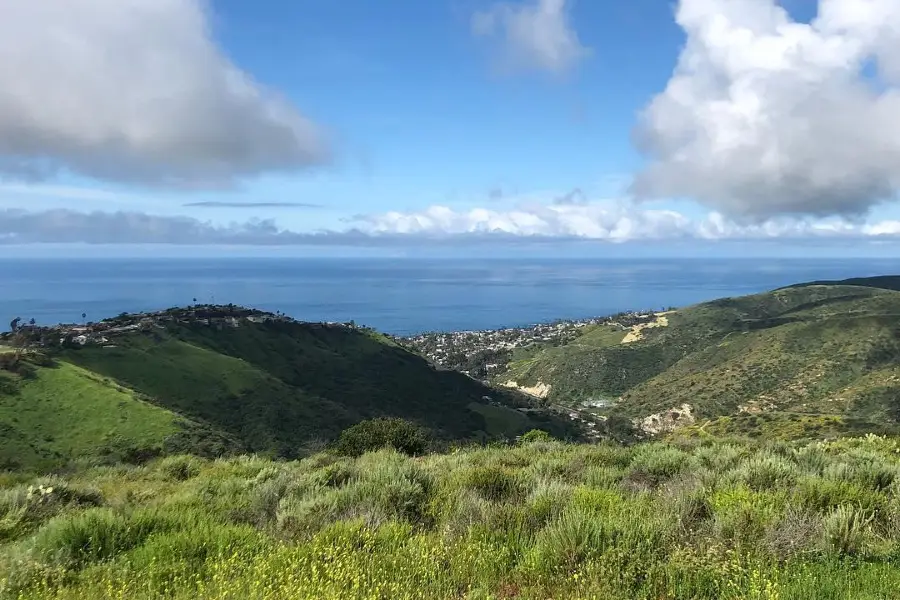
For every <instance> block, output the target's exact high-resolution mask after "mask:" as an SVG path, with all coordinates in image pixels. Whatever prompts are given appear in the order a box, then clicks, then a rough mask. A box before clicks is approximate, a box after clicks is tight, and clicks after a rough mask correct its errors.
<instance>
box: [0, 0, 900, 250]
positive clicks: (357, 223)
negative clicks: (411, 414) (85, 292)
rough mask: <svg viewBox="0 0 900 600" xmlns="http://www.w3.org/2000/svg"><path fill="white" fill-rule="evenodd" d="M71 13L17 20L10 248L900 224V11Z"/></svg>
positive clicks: (766, 232) (800, 231)
mask: <svg viewBox="0 0 900 600" xmlns="http://www.w3.org/2000/svg"><path fill="white" fill-rule="evenodd" d="M67 4H68V6H66V7H62V8H61V5H60V3H58V2H56V1H55V0H34V2H33V3H28V6H10V7H7V8H4V9H2V10H5V11H7V12H8V13H9V14H7V15H6V18H4V19H0V40H4V39H5V40H6V41H5V42H4V41H0V57H2V58H0V77H4V78H6V79H5V81H14V82H16V83H15V84H14V85H12V86H4V89H3V90H2V91H0V138H4V139H5V140H6V141H5V142H4V143H0V241H6V242H7V243H10V244H17V245H22V244H29V243H32V242H40V243H45V244H46V243H85V242H86V243H116V244H127V243H130V242H141V243H149V244H151V245H152V244H154V243H167V244H183V243H189V244H190V243H197V244H200V245H213V246H214V245H223V244H240V245H253V246H263V247H267V248H271V247H272V246H275V245H287V246H291V247H300V246H323V245H325V246H329V247H332V246H336V245H341V244H342V240H343V245H346V246H352V247H360V246H362V247H365V246H379V247H384V246H385V245H404V244H407V245H409V244H411V245H417V246H428V245H429V244H432V243H438V244H439V245H441V247H446V246H447V245H448V244H450V245H452V243H453V242H454V240H457V241H458V243H459V244H465V243H471V242H472V239H473V236H475V237H476V238H477V239H478V241H479V243H487V244H490V243H491V240H492V239H496V240H497V243H498V244H507V243H508V242H509V240H508V239H507V238H510V237H512V238H515V241H516V244H519V243H520V238H521V239H524V240H528V239H532V238H539V239H540V240H541V241H542V242H543V241H546V239H551V240H556V241H558V242H559V243H560V244H563V245H565V244H566V242H567V240H580V241H582V242H584V241H585V240H587V241H595V242H597V243H602V244H608V243H609V242H621V243H626V244H631V245H632V246H634V245H636V244H641V243H644V242H646V243H648V244H650V242H652V244H650V245H651V246H652V247H653V248H659V247H662V248H665V244H666V242H667V240H668V241H670V242H671V243H672V244H673V247H674V245H676V242H677V244H679V245H683V244H684V243H686V242H687V243H690V242H691V240H702V241H704V244H705V243H707V242H708V241H710V240H719V239H726V240H734V239H738V240H749V242H748V243H749V246H748V244H747V243H742V244H740V245H739V247H741V248H743V249H742V250H740V251H739V252H740V253H743V252H746V251H747V250H746V248H748V247H749V248H751V249H752V248H753V247H754V244H759V245H761V244H769V245H771V244H772V243H773V240H774V241H775V242H777V243H779V244H782V245H785V246H790V247H793V248H795V250H796V251H797V252H800V253H803V252H807V251H808V252H810V253H811V254H817V253H820V252H821V251H822V248H823V247H824V248H832V249H833V250H834V252H835V253H837V254H840V253H842V252H843V250H841V249H842V248H847V247H848V245H849V246H854V245H855V246H856V247H859V246H860V245H861V244H862V245H866V244H869V243H870V242H872V241H873V240H876V239H877V240H879V241H882V242H883V241H885V240H887V241H891V242H892V241H893V239H894V237H895V236H897V235H898V234H900V210H898V209H897V205H896V202H895V200H894V197H895V192H896V184H897V180H896V177H897V175H896V173H900V141H898V136H896V135H894V134H895V133H900V131H898V127H900V126H898V125H897V124H895V123H894V122H893V121H896V119H892V118H889V117H890V115H893V114H896V112H895V111H894V109H895V108H900V101H898V100H897V99H896V98H893V97H892V94H891V92H893V91H894V90H895V87H894V86H895V84H897V83H898V81H900V78H898V75H900V64H898V61H897V60H896V59H895V58H893V57H894V56H896V55H897V53H898V51H900V7H898V6H897V4H898V3H896V2H894V1H892V0H873V1H872V2H869V3H868V4H867V5H866V6H865V7H863V5H862V3H860V2H855V1H854V0H830V2H829V4H830V6H826V5H825V1H824V0H823V5H822V7H821V9H820V7H819V4H818V3H817V2H816V0H790V2H782V3H776V2H775V1H774V0H681V1H680V2H673V3H668V2H662V1H659V0H634V1H632V2H605V1H599V0H598V1H591V2H588V1H586V0H580V1H572V0H569V1H568V2H566V1H564V0H513V1H510V2H491V1H486V0H430V1H428V2H423V1H421V0H385V1H384V2H377V3H376V2H371V1H369V0H345V1H344V2H340V3H334V2H325V1H323V0H311V1H308V2H289V1H287V0H269V1H266V2H245V1H243V0H212V1H211V2H208V3H202V2H200V1H199V0H163V1H161V2H157V3H153V2H150V0H121V1H114V0H72V1H71V2H70V3H67ZM48 25H54V26H55V28H54V27H49V26H48ZM48 31H56V32H64V33H65V34H67V37H64V36H62V35H57V36H55V37H54V36H53V35H52V34H51V33H47V32H48ZM73 40H74V42H73ZM76 42H77V43H76ZM4 44H6V46H5V45H4ZM27 44H33V46H28V45H27ZM23 45H24V50H22V48H23ZM29 48H31V49H32V50H33V52H31V53H29V52H28V49H29ZM17 49H18V50H19V51H18V52H16V51H14V50H17ZM117 57H121V59H119V58H117ZM873 65H874V67H873ZM71 73H84V74H86V75H85V76H84V77H83V78H73V77H72V76H71V75H70V74H71ZM810 82H812V83H810ZM835 114H840V115H841V117H840V118H835V116H834V115H835ZM23 123H25V125H23ZM348 232H350V234H348ZM342 236H343V237H342ZM810 238H815V239H817V240H825V241H824V242H822V243H819V242H817V243H816V244H814V245H810V244H808V243H807V242H808V240H809V239H810ZM372 240H374V241H372ZM369 241H371V243H369ZM698 244H699V242H698ZM823 244H824V246H823ZM713 246H715V245H713ZM889 246H891V247H893V245H892V244H889ZM697 247H700V245H698V246H697ZM704 247H705V246H704ZM734 247H738V246H735V245H733V244H732V245H728V244H725V245H722V246H721V247H720V248H721V250H722V252H726V253H727V252H735V251H734V250H729V248H734ZM758 247H760V248H761V246H758ZM810 247H812V248H817V249H816V250H804V249H807V248H810ZM882 247H884V246H883V245H881V246H872V248H882ZM761 251H762V250H761ZM617 252H619V250H617ZM635 252H636V253H640V251H635ZM872 252H874V253H876V254H877V253H878V252H880V250H873V251H872Z"/></svg>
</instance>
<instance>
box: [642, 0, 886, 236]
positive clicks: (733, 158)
mask: <svg viewBox="0 0 900 600" xmlns="http://www.w3.org/2000/svg"><path fill="white" fill-rule="evenodd" d="M676 18H677V21H678V23H679V25H681V27H682V28H683V29H684V30H685V32H686V33H687V43H686V45H685V47H684V50H683V51H682V53H681V56H680V58H679V61H678V66H677V68H676V70H675V73H674V74H673V76H672V78H671V79H670V81H669V82H668V85H667V87H666V89H665V91H664V92H662V93H661V94H659V95H658V96H656V97H655V98H654V99H653V101H652V102H651V103H650V104H649V106H648V107H647V108H646V110H645V111H644V113H643V114H642V116H641V119H640V122H639V125H638V127H637V130H636V139H637V142H638V145H639V147H640V148H641V149H642V150H644V151H645V153H646V154H647V155H648V156H649V157H650V159H651V163H650V165H649V166H648V167H647V169H646V170H645V171H643V172H642V173H640V174H639V175H638V177H637V178H636V180H635V182H634V186H633V191H634V192H635V194H636V195H637V196H638V197H639V198H647V197H650V198H653V197H690V198H694V199H696V200H698V201H700V202H702V203H703V204H705V205H707V206H709V207H711V208H713V209H715V210H718V211H721V212H723V213H726V214H729V215H732V216H734V217H740V218H749V219H755V220H757V221H759V220H765V219H767V218H768V217H770V216H773V215H779V214H798V215H799V214H807V215H817V216H826V215H861V214H864V213H865V212H866V211H867V210H868V209H869V208H871V207H872V206H873V205H875V204H877V203H879V202H881V201H883V200H886V199H889V198H892V197H893V196H894V194H895V192H896V191H897V188H898V185H900V119H898V118H897V115H900V2H898V1H897V0H820V2H819V14H818V16H817V18H816V19H814V20H813V21H812V22H811V23H809V24H805V23H798V22H794V21H792V20H791V18H790V16H789V15H788V13H787V12H786V11H785V10H784V9H783V8H781V7H779V6H778V5H777V4H776V2H775V0H681V1H680V2H679V5H678V10H677V15H676ZM873 65H874V66H875V67H876V68H877V76H875V77H872V76H871V74H870V73H869V70H870V68H871V67H872V66H873Z"/></svg>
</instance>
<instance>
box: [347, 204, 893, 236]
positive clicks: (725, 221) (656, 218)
mask: <svg viewBox="0 0 900 600" xmlns="http://www.w3.org/2000/svg"><path fill="white" fill-rule="evenodd" d="M354 221H355V222H356V223H358V224H359V226H360V227H359V228H360V230H361V231H362V232H364V233H367V234H369V235H373V236H382V235H386V236H393V235H400V236H409V237H425V238H447V237H466V236H473V235H477V236H485V237H491V236H496V237H502V238H508V237H521V238H533V239H536V238H548V239H584V240H600V241H609V242H628V241H639V240H674V239H699V240H732V239H744V240H767V239H801V238H855V237H858V238H868V237H878V236H896V235H900V221H881V222H875V223H865V222H859V221H854V220H848V219H844V218H840V217H825V218H822V217H773V218H769V219H766V220H762V221H757V222H750V223H748V222H738V221H735V220H732V219H730V218H728V217H726V216H725V215H723V214H722V213H719V212H711V213H709V214H707V215H704V216H701V217H697V218H691V217H688V216H686V215H684V214H682V213H679V212H677V211H674V210H660V209H647V208H639V207H635V206H632V205H629V204H627V203H621V202H582V203H578V204H572V203H562V204H560V203H554V204H552V205H536V204H531V205H528V206H525V205H522V206H519V207H517V208H512V209H510V210H493V209H488V208H471V209H463V210H454V209H452V208H449V207H446V206H432V207H429V208H427V209H425V210H422V211H411V212H397V211H392V212H387V213H382V214H374V215H363V216H359V217H356V219H355V220H354Z"/></svg>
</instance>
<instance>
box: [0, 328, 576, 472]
mask: <svg viewBox="0 0 900 600" xmlns="http://www.w3.org/2000/svg"><path fill="white" fill-rule="evenodd" d="M47 352H48V353H49V358H47V357H44V355H42V354H33V353H27V354H25V355H24V357H23V358H22V359H21V361H20V364H19V370H20V371H22V372H16V370H17V369H15V368H7V369H0V430H2V432H3V436H2V438H0V439H2V441H0V467H2V466H3V465H7V466H11V467H20V468H46V467H48V466H52V465H59V464H63V463H65V462H67V461H69V460H71V459H73V458H76V457H79V456H85V455H95V456H96V455H104V454H105V455H110V456H115V457H118V458H122V457H127V455H129V454H130V455H131V456H132V458H141V457H142V456H147V455H152V454H153V453H156V452H171V451H177V450H190V451H192V452H198V453H201V454H218V453H221V452H227V451H248V452H258V453H264V454H269V455H273V456H281V457H295V456H298V455H301V454H304V453H306V452H308V450H307V449H308V448H309V447H311V446H316V445H321V444H322V443H325V442H328V441H330V440H332V439H334V438H335V437H336V436H337V435H338V434H339V433H340V432H341V431H342V430H343V429H345V428H346V427H348V426H350V425H352V424H354V423H357V422H359V421H361V420H364V419H367V418H372V417H377V416H399V417H403V418H407V419H410V420H413V421H416V422H417V423H419V424H421V425H423V426H425V427H427V428H428V429H429V430H431V432H432V435H433V436H434V437H435V438H437V439H438V440H469V439H488V438H494V437H512V436H515V435H518V434H520V433H522V432H524V431H527V430H528V429H531V428H534V427H543V428H545V429H548V430H550V431H553V432H554V433H556V434H559V435H563V436H564V435H566V432H567V431H568V430H569V429H568V428H567V426H566V425H565V424H563V423H562V421H560V420H558V419H557V418H555V417H553V416H541V415H536V414H533V413H530V414H529V415H527V416H526V415H525V414H523V413H521V412H519V411H517V410H515V409H514V407H515V406H518V405H522V406H525V405H527V404H528V403H529V401H528V399H527V398H525V397H524V396H521V395H519V394H516V393H513V392H511V391H508V390H505V391H504V390H500V391H498V390H494V389H491V388H489V387H487V386H485V385H484V384H482V383H479V382H477V381H475V380H473V379H471V378H469V377H466V376H464V375H462V374H460V373H456V372H452V371H442V370H436V369H435V368H433V367H432V366H431V365H430V364H428V363H427V362H426V361H425V360H424V359H423V358H421V357H419V356H418V355H415V354H413V353H410V352H409V351H407V350H404V349H403V348H401V347H399V346H397V345H396V344H394V343H393V342H391V341H390V340H388V339H387V338H385V337H383V336H380V335H378V334H375V333H372V332H369V331H364V330H358V329H355V328H349V327H343V326H325V325H318V324H306V323H298V322H292V321H286V320H285V321H278V322H261V323H254V322H250V321H247V320H245V321H243V322H242V323H241V324H240V326H237V327H214V326H210V325H209V324H207V323H205V322H204V321H202V320H200V319H197V320H193V321H187V322H184V323H171V322H170V323H167V324H166V325H165V326H153V327H149V328H144V329H143V330H137V331H128V332H127V333H122V334H120V335H116V336H115V337H114V338H113V339H111V340H110V341H109V343H102V344H101V343H91V344H87V345H84V346H83V347H80V346H78V345H77V344H69V347H67V348H64V349H56V350H52V351H47ZM5 355H6V359H5V362H10V360H11V358H12V355H11V354H10V353H9V352H7V353H6V354H5ZM37 357H43V358H41V360H37ZM23 369H24V370H23ZM485 397H490V398H491V403H489V402H488V401H486V400H485Z"/></svg>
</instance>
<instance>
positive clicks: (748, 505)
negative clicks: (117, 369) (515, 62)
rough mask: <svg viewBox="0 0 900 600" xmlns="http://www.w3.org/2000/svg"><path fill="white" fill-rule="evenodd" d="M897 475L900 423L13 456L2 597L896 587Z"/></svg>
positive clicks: (815, 591) (497, 594)
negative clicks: (439, 447) (430, 444)
mask: <svg viewBox="0 0 900 600" xmlns="http://www.w3.org/2000/svg"><path fill="white" fill-rule="evenodd" d="M375 433H376V434H377V435H378V436H389V437H390V436H393V437H398V433H397V428H396V426H394V425H392V424H391V423H386V422H385V423H381V424H380V425H379V427H378V428H377V430H375ZM401 433H402V435H403V436H404V437H403V438H402V439H404V440H406V441H405V442H404V443H405V447H406V448H407V449H408V450H409V451H411V452H416V451H417V450H418V449H419V448H420V447H419V446H418V445H417V442H416V439H415V438H410V437H408V436H406V433H405V432H401ZM376 437H377V436H376ZM361 439H362V440H363V441H362V442H360V440H361ZM369 439H374V438H370V437H365V438H361V436H360V435H359V432H358V430H357V431H356V432H354V433H353V434H348V436H346V438H345V440H344V442H345V443H346V446H347V448H346V449H345V450H346V451H347V453H348V454H358V453H359V452H358V450H359V449H360V448H361V446H360V445H359V444H360V443H363V444H365V443H368V442H367V441H366V440H369ZM410 440H411V441H410ZM898 473H900V441H898V440H897V439H895V438H887V437H876V436H872V435H869V436H867V437H865V438H855V439H843V440H838V441H830V442H816V443H810V444H788V443H773V442H769V443H759V444H756V443H752V442H733V441H732V442H728V441H709V440H705V441H704V440H683V441H681V442H678V443H669V444H664V443H658V442H656V443H647V444H639V445H636V446H633V447H627V448H626V447H621V446H615V445H567V444H563V443H560V442H555V441H550V440H548V439H547V436H546V435H545V434H541V433H532V434H529V435H527V436H525V437H524V438H523V440H522V441H521V442H520V444H519V445H518V446H516V447H501V446H497V447H471V448H468V447H467V448H460V449H458V450H455V451H452V452H449V453H445V454H429V455H424V456H413V457H409V456H406V455H403V454H400V453H398V452H397V451H396V450H393V449H384V450H379V451H375V452H368V453H365V454H362V455H361V456H358V457H352V456H343V455H339V454H337V453H320V454H316V455H314V456H311V457H309V458H306V459H303V460H300V461H295V462H273V461H270V460H267V459H262V458H256V457H240V458H231V459H219V460H204V459H199V458H196V457H191V456H175V457H167V458H163V459H159V460H156V461H154V462H150V463H148V464H145V465H142V466H127V465H111V466H109V465H108V466H103V465H93V466H90V465H84V466H82V467H80V468H76V469H72V470H71V471H70V472H68V473H66V474H61V475H58V476H54V477H45V478H37V479H35V478H32V477H29V476H25V475H21V474H7V475H5V476H0V579H2V581H0V597H2V598H23V599H28V598H34V599H37V598H42V599H43V598H85V599H87V598H90V599H95V598H96V599H104V598H105V599H112V598H121V599H132V598H147V599H149V598H158V597H169V598H178V599H188V598H190V599H199V600H205V599H212V598H233V599H239V598H240V599H244V598H249V599H262V598H273V599H279V598H284V599H288V598H290V599H295V598H309V599H317V600H318V599H329V598H334V599H337V598H341V599H345V598H367V599H368V598H373V599H374V598H379V599H403V598H410V599H411V598H416V599H419V598H429V599H442V598H447V599H451V598H452V599H462V598H469V599H476V598H477V599H484V600H486V599H491V598H493V599H498V600H499V599H509V598H584V599H588V598H598V599H612V600H616V599H632V598H643V599H648V600H650V599H653V600H660V599H675V598H692V599H722V598H724V599H735V600H737V599H741V600H744V599H788V598H790V599H795V598H796V599H809V600H813V599H815V600H828V599H837V598H842V599H843V598H853V599H881V598H885V599H886V598H894V597H896V595H895V594H896V590H898V589H900V478H898Z"/></svg>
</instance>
